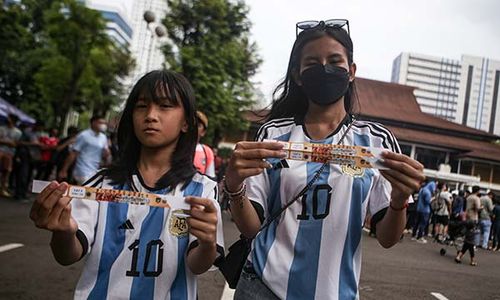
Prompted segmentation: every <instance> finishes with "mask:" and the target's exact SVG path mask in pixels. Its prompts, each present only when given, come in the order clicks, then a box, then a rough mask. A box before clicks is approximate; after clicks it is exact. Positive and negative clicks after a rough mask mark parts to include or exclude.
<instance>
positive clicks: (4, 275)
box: [0, 198, 500, 300]
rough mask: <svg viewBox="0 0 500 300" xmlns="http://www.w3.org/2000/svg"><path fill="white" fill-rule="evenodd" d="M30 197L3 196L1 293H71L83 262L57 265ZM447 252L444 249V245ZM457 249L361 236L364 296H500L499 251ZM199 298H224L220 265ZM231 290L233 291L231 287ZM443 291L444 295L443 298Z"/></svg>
mask: <svg viewBox="0 0 500 300" xmlns="http://www.w3.org/2000/svg"><path fill="white" fill-rule="evenodd" d="M30 206H31V203H29V202H25V203H19V202H15V201H14V200H11V199H5V198H0V249H2V246H5V245H10V244H16V243H17V244H23V246H22V247H18V248H15V249H11V250H5V251H2V250H0V251H2V252H0V266H1V267H0V299H55V300H57V299H71V298H72V295H73V291H74V288H75V286H76V282H77V281H78V277H79V274H80V272H81V269H82V263H81V262H80V263H76V264H74V265H72V266H68V267H64V266H60V265H58V264H57V263H56V262H55V260H54V259H53V257H52V254H51V252H50V248H49V246H48V244H49V240H50V233H49V232H46V231H44V230H39V229H37V228H35V227H34V226H33V224H32V223H31V220H30V219H29V218H28V213H29V209H30ZM224 231H225V232H224V235H225V240H226V247H227V246H229V245H231V243H232V242H234V241H235V240H236V238H237V237H238V231H237V229H236V228H235V226H234V223H232V222H231V221H230V218H229V217H228V215H224ZM441 248H445V249H446V250H447V253H446V254H445V255H444V256H441V255H440V253H439V252H440V249H441ZM455 253H456V250H455V249H454V248H453V247H449V246H443V245H440V244H437V243H431V242H429V243H428V244H419V243H416V242H414V241H410V237H409V236H406V237H405V238H404V239H403V241H402V242H400V243H398V245H396V246H394V247H393V248H391V249H383V248H382V247H381V246H380V245H378V242H377V241H376V239H374V238H371V237H369V236H368V235H367V234H366V233H365V234H364V236H363V263H362V270H361V281H360V297H361V299H442V300H444V299H450V300H451V299H481V300H482V299H497V300H500V252H491V251H485V250H478V251H477V256H476V257H477V262H478V266H476V267H472V266H470V265H468V262H469V260H468V255H467V256H465V257H464V260H463V263H462V264H456V263H455V262H454V261H453V258H454V255H455ZM198 282H199V299H201V300H203V299H209V300H211V299H221V297H222V294H223V293H225V295H224V297H225V299H227V298H230V295H231V293H228V291H227V289H226V290H225V289H224V279H223V277H222V276H221V274H220V273H219V272H218V271H213V272H207V273H205V274H203V275H202V276H200V278H199V281H198ZM229 292H230V291H229ZM443 297H444V298H443Z"/></svg>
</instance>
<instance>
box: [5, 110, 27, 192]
mask: <svg viewBox="0 0 500 300" xmlns="http://www.w3.org/2000/svg"><path fill="white" fill-rule="evenodd" d="M17 121H18V117H17V116H16V115H14V114H9V115H8V117H7V125H6V126H0V196H2V197H11V196H12V195H11V194H10V192H9V186H8V183H9V177H10V173H11V172H12V165H13V162H14V155H15V154H16V146H17V142H18V141H19V139H20V138H21V135H22V132H21V130H19V128H17V127H16V124H17Z"/></svg>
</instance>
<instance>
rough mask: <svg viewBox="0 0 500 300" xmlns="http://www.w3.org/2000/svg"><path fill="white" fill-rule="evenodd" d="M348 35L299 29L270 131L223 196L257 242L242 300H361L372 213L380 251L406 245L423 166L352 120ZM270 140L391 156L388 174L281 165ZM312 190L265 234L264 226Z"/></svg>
mask: <svg viewBox="0 0 500 300" xmlns="http://www.w3.org/2000/svg"><path fill="white" fill-rule="evenodd" d="M347 26H348V23H347V20H329V21H325V22H323V21H321V22H305V23H298V24H297V29H301V30H303V31H301V33H300V34H298V36H297V39H296V41H295V44H294V46H293V49H292V53H291V57H290V62H289V65H288V71H287V74H286V78H285V80H284V81H283V82H282V83H281V84H280V85H279V87H278V89H277V91H276V92H275V94H277V92H278V91H279V90H280V89H281V94H280V95H279V97H278V98H277V99H276V100H275V101H274V102H273V105H272V108H271V111H270V114H269V116H268V120H269V121H268V122H267V123H265V124H264V125H263V126H262V127H261V128H260V130H259V132H258V134H257V141H256V142H240V143H238V144H237V146H236V149H235V151H234V153H233V155H232V157H231V160H230V163H229V167H228V169H227V170H226V179H225V194H226V196H227V197H228V198H230V202H231V212H232V216H233V219H234V221H235V222H236V224H237V226H238V228H239V229H240V231H241V232H242V233H243V234H244V235H245V236H247V237H254V236H255V235H256V234H257V233H258V234H257V236H256V237H255V239H254V241H253V244H252V251H251V253H250V255H249V257H248V262H247V264H246V265H245V267H244V269H243V273H242V274H241V278H240V280H239V282H238V286H237V288H236V294H235V299H278V298H279V299H356V298H357V297H358V283H359V274H360V266H361V253H360V251H361V246H360V242H361V233H362V226H363V220H364V217H365V214H366V213H367V210H369V211H370V213H371V215H372V216H373V218H375V220H376V221H377V222H375V223H376V226H377V239H378V240H379V242H380V244H381V245H382V246H384V247H386V248H388V247H391V246H393V245H394V244H395V243H397V242H398V241H399V239H400V237H401V234H402V232H403V229H404V226H405V222H406V211H405V210H406V206H407V201H408V199H409V197H410V195H411V194H412V193H413V192H414V191H415V190H417V189H418V188H419V187H420V182H421V181H422V180H424V176H423V174H422V172H423V166H422V165H421V164H420V163H418V162H417V161H414V160H412V159H410V158H409V157H407V156H405V155H402V154H399V152H400V149H399V146H398V144H397V142H396V139H395V138H394V136H393V135H392V134H391V133H390V132H389V130H387V129H386V128H385V127H383V126H382V125H380V124H377V123H373V122H368V121H358V120H355V119H354V117H353V115H352V112H353V109H352V108H353V101H354V95H355V88H354V79H355V73H356V65H355V64H354V62H353V45H352V41H351V39H350V37H349V34H348V32H347V31H346V30H345V29H346V28H348V27H347ZM373 101H374V104H373V105H376V99H373ZM265 139H272V140H280V141H290V142H314V143H322V144H344V145H359V146H368V147H383V148H386V149H387V150H388V151H387V152H386V153H385V154H384V155H383V158H384V164H385V166H386V167H387V168H388V170H384V171H379V170H378V169H362V168H355V167H349V166H339V165H333V164H327V165H325V166H324V167H323V164H321V163H314V162H305V161H294V160H288V161H284V162H283V161H280V160H281V159H282V158H283V157H284V156H285V155H284V154H283V153H282V151H281V149H282V146H281V145H280V144H279V143H273V142H264V140H265ZM264 159H267V161H265V160H264ZM315 177H316V178H315ZM245 179H246V180H245ZM245 182H246V185H245ZM311 182H312V185H311V186H310V188H309V189H307V192H306V193H305V194H304V195H303V196H301V197H299V198H298V200H296V201H295V202H293V204H292V205H290V206H289V207H288V208H287V209H286V210H285V211H284V212H283V213H282V214H281V216H280V217H278V218H276V219H275V220H274V221H273V222H272V223H271V224H270V225H269V226H268V227H265V228H264V229H263V230H262V231H260V232H259V228H260V226H261V224H262V220H263V219H266V218H270V217H272V216H274V215H275V214H276V212H279V211H280V210H281V208H282V207H284V205H285V204H286V203H288V202H290V201H291V200H292V199H294V198H296V196H297V195H299V194H300V192H301V190H303V189H304V187H306V186H307V185H308V184H310V183H311ZM245 189H246V192H245Z"/></svg>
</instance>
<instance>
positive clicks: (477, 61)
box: [455, 55, 500, 135]
mask: <svg viewBox="0 0 500 300" xmlns="http://www.w3.org/2000/svg"><path fill="white" fill-rule="evenodd" d="M499 80H500V61H494V60H491V59H488V58H483V57H475V56H466V55H464V56H462V76H461V79H460V94H459V99H460V100H461V101H459V105H458V109H457V115H456V118H455V122H456V123H460V124H463V125H466V126H469V127H474V128H477V129H481V130H484V131H488V132H489V133H494V134H497V135H500V118H499V116H500V112H499V105H498V100H499V95H498V89H499Z"/></svg>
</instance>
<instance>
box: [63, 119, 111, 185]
mask: <svg viewBox="0 0 500 300" xmlns="http://www.w3.org/2000/svg"><path fill="white" fill-rule="evenodd" d="M107 129H108V126H107V123H106V120H104V118H102V117H101V116H93V117H92V118H91V119H90V128H89V129H86V130H84V131H82V132H81V133H80V134H78V135H77V137H76V141H75V144H74V145H73V146H72V148H71V149H70V152H69V155H68V157H67V158H66V161H65V162H64V165H63V167H62V168H61V170H60V171H59V174H58V178H59V180H60V181H61V180H65V179H67V178H68V170H69V168H70V167H71V165H73V162H75V166H74V168H73V180H74V181H75V182H76V183H77V184H79V185H81V184H83V183H84V182H85V181H87V179H89V178H90V177H91V176H92V175H94V174H95V173H96V172H97V170H99V167H100V165H101V162H102V161H107V160H108V159H109V156H110V151H109V147H108V138H107V137H106V135H105V134H104V133H105V132H106V131H107Z"/></svg>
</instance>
